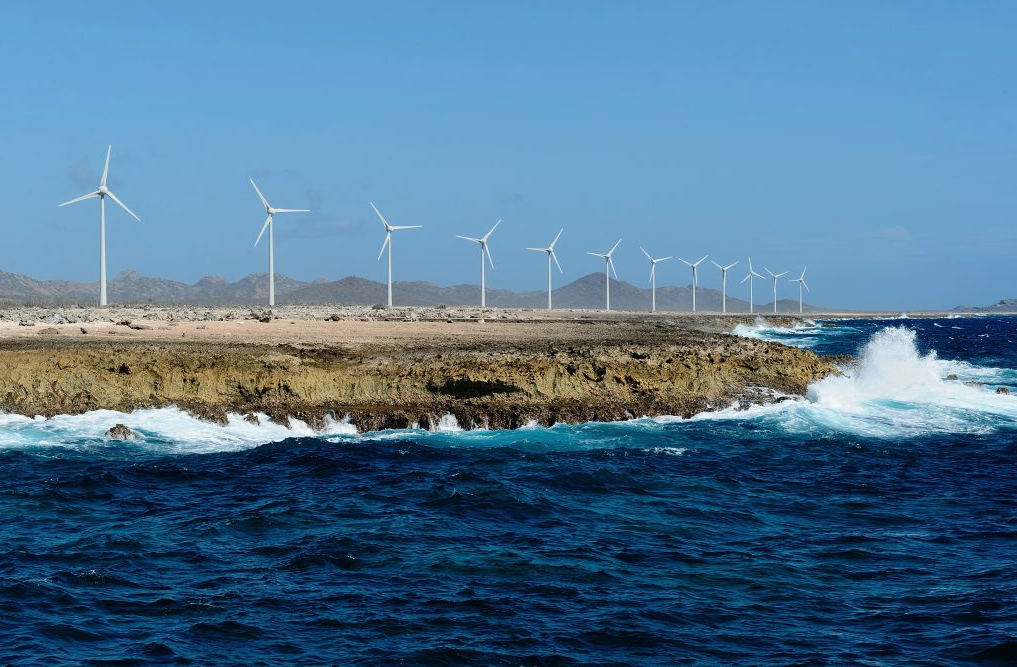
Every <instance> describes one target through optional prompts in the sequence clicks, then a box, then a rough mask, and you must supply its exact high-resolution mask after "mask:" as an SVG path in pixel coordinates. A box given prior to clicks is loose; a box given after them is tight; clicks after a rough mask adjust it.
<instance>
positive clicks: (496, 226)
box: [481, 220, 501, 241]
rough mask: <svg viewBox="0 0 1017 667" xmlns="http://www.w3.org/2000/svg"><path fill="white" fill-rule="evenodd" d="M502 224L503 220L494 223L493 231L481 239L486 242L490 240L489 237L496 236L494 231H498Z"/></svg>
mask: <svg viewBox="0 0 1017 667" xmlns="http://www.w3.org/2000/svg"><path fill="white" fill-rule="evenodd" d="M500 224H501V220H499V221H498V222H496V223H494V227H491V231H489V232H488V233H486V234H484V235H483V236H482V237H481V238H482V239H483V240H485V241H486V240H487V239H488V237H490V236H491V234H494V230H496V229H498V225H500Z"/></svg>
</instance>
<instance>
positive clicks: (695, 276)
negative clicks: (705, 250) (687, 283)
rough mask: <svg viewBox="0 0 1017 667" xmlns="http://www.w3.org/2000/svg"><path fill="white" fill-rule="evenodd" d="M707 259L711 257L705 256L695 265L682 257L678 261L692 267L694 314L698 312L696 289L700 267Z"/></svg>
mask: <svg viewBox="0 0 1017 667" xmlns="http://www.w3.org/2000/svg"><path fill="white" fill-rule="evenodd" d="M707 257H709V255H703V258H702V259H700V260H699V261H698V262H696V263H695V264H693V263H692V262H687V261H685V260H684V259H682V258H681V257H679V258H678V261H680V262H684V263H685V264H688V265H689V267H691V269H692V312H693V313H694V312H696V287H697V286H698V285H699V265H700V264H702V263H703V260H704V259H706V258H707Z"/></svg>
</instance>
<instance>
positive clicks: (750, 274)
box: [742, 257, 763, 314]
mask: <svg viewBox="0 0 1017 667" xmlns="http://www.w3.org/2000/svg"><path fill="white" fill-rule="evenodd" d="M762 277H763V276H761V275H759V274H758V273H756V272H755V271H753V270H752V258H751V257H749V272H748V273H747V274H746V275H745V277H744V278H742V282H745V281H746V280H748V281H749V314H752V313H754V312H755V311H754V310H753V308H752V279H753V278H762Z"/></svg>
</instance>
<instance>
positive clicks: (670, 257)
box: [657, 255, 674, 262]
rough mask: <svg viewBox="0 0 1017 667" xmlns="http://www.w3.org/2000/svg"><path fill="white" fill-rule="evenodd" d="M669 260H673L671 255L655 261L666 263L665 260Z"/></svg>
mask: <svg viewBox="0 0 1017 667" xmlns="http://www.w3.org/2000/svg"><path fill="white" fill-rule="evenodd" d="M669 259H674V257H673V256H671V255H668V256H667V257H661V258H660V259H658V260H657V261H658V262H666V261H667V260H669Z"/></svg>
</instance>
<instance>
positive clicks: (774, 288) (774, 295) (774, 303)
mask: <svg viewBox="0 0 1017 667" xmlns="http://www.w3.org/2000/svg"><path fill="white" fill-rule="evenodd" d="M763 269H765V270H766V272H767V273H769V274H770V277H771V278H773V314H774V315H776V314H777V279H778V278H780V277H781V276H783V275H787V271H781V272H780V273H774V272H773V271H771V270H770V269H767V268H766V267H765V266H764V267H763Z"/></svg>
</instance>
